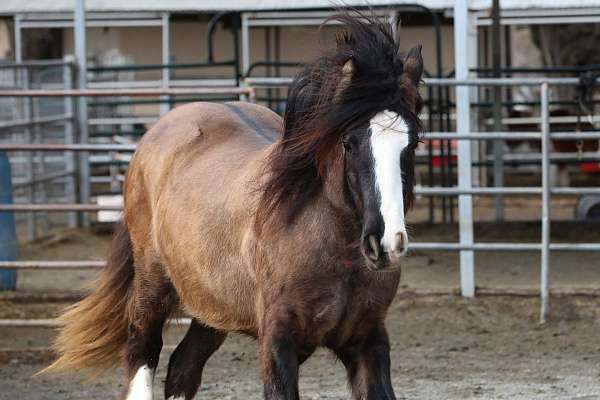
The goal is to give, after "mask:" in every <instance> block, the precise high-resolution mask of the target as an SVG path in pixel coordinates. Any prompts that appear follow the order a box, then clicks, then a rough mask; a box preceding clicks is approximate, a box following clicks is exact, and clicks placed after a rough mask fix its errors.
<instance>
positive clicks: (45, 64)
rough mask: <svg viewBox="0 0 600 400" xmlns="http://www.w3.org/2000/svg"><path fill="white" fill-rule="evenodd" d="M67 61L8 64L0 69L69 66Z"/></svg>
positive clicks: (3, 64)
mask: <svg viewBox="0 0 600 400" xmlns="http://www.w3.org/2000/svg"><path fill="white" fill-rule="evenodd" d="M70 63H71V62H69V61H63V60H62V59H58V60H27V61H21V62H8V63H2V64H0V69H19V68H30V67H61V66H64V65H67V64H70Z"/></svg>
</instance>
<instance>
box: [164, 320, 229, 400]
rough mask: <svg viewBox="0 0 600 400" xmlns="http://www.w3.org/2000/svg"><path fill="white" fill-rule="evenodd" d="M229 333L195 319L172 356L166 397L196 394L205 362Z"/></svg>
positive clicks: (189, 396) (180, 399) (185, 396)
mask: <svg viewBox="0 0 600 400" xmlns="http://www.w3.org/2000/svg"><path fill="white" fill-rule="evenodd" d="M226 336H227V334H226V333H225V332H219V331H216V330H214V329H213V328H211V327H208V326H205V325H202V324H201V323H199V322H197V321H196V320H195V319H192V323H191V325H190V328H189V329H188V331H187V333H186V335H185V337H184V338H183V340H182V341H181V343H179V345H178V346H177V348H176V349H175V351H174V352H173V354H172V355H171V358H170V359H169V369H168V372H167V381H166V382H165V398H166V399H173V400H183V399H186V400H187V399H192V398H194V396H195V395H196V392H197V391H198V388H199V387H200V382H201V380H202V370H203V369H204V364H206V361H207V360H208V359H209V358H210V356H212V355H213V353H214V352H215V351H217V349H218V348H219V347H220V346H221V345H222V344H223V342H224V341H225V337H226Z"/></svg>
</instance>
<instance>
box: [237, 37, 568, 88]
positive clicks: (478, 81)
mask: <svg viewBox="0 0 600 400" xmlns="http://www.w3.org/2000/svg"><path fill="white" fill-rule="evenodd" d="M459 47H461V46H459ZM292 82H293V78H291V77H280V78H265V77H262V78H258V77H256V78H247V79H246V83H247V84H248V85H250V86H268V85H274V86H288V85H289V84H290V83H292ZM423 82H424V84H425V85H426V86H427V85H431V86H540V85H541V84H542V83H544V82H546V83H548V84H549V85H550V86H553V85H556V86H562V85H577V84H578V83H579V79H578V78H547V77H539V78H523V77H517V78H472V79H469V78H467V77H466V76H465V78H460V79H455V78H425V79H423Z"/></svg>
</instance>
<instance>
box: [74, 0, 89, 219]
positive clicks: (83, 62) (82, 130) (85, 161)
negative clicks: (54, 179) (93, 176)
mask: <svg viewBox="0 0 600 400" xmlns="http://www.w3.org/2000/svg"><path fill="white" fill-rule="evenodd" d="M85 18H86V17H85V0H76V1H75V18H74V28H75V29H74V31H75V57H76V58H77V88H78V89H85V88H86V87H87V50H86V49H87V46H86V31H85V26H86V23H85ZM77 127H78V130H79V143H83V144H84V143H88V139H89V136H88V109H87V98H86V97H85V96H81V97H79V98H78V99H77ZM78 167H79V168H78V169H79V201H80V202H81V203H84V204H88V203H89V202H90V189H91V188H90V164H89V156H88V153H87V152H83V151H82V152H81V153H80V154H79V166H78ZM81 223H82V225H83V226H88V225H89V217H88V215H87V214H81Z"/></svg>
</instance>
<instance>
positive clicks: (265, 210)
mask: <svg viewBox="0 0 600 400" xmlns="http://www.w3.org/2000/svg"><path fill="white" fill-rule="evenodd" d="M329 21H338V22H340V23H342V25H343V27H344V28H345V29H344V31H343V32H342V33H340V34H339V35H338V36H337V37H336V44H337V46H336V48H335V49H334V50H332V51H330V52H327V53H325V54H323V55H322V56H321V57H319V58H317V59H316V60H315V61H313V62H311V63H309V64H308V65H306V66H305V67H304V69H303V70H302V71H301V72H300V73H299V74H298V75H297V76H296V78H295V80H294V82H293V83H292V85H291V87H290V90H289V95H288V101H287V105H286V110H285V116H284V133H283V138H282V140H281V141H280V142H279V143H278V144H277V148H276V149H275V150H274V151H273V153H272V154H271V157H270V158H269V160H268V173H269V174H270V175H269V177H268V179H267V181H266V183H265V184H264V185H263V187H262V191H263V193H262V204H261V205H260V206H259V210H258V216H257V224H258V226H260V225H262V224H263V223H264V222H265V221H266V220H267V219H268V218H269V217H270V216H271V215H272V214H273V213H274V212H275V211H276V210H277V209H278V208H281V209H283V210H284V212H285V214H284V217H285V218H286V220H287V222H288V223H291V222H292V221H293V219H294V217H295V216H296V215H297V214H298V212H299V211H300V210H301V209H302V207H303V206H304V205H305V204H307V202H309V201H310V200H311V199H313V198H314V197H315V195H316V194H318V192H319V191H320V189H321V187H322V182H323V178H324V176H325V174H326V173H327V166H328V164H329V163H330V162H331V159H332V156H333V154H334V153H335V151H334V150H335V149H336V148H337V146H338V144H339V143H340V140H341V136H342V135H343V134H344V132H347V131H348V130H351V129H354V128H357V127H360V126H364V125H366V124H368V122H369V120H370V119H371V118H372V117H373V116H374V115H375V114H376V113H378V112H380V111H383V110H385V109H389V110H393V111H395V112H398V113H399V114H401V115H402V117H403V118H404V119H405V120H406V122H407V123H408V124H409V126H411V128H412V129H411V130H413V131H414V132H419V131H420V121H419V119H418V116H417V114H418V112H419V111H420V108H421V99H420V96H419V95H418V90H417V88H416V86H415V87H414V88H408V87H406V85H401V84H400V82H401V75H402V73H403V68H404V66H403V59H404V55H403V54H401V53H400V51H399V44H398V43H397V42H396V40H395V39H394V34H393V29H392V26H391V25H390V24H389V23H387V22H383V21H381V20H379V19H377V18H376V17H375V16H374V15H366V14H363V13H360V12H358V11H354V12H352V14H350V13H341V14H338V15H335V16H333V17H331V18H330V19H329ZM348 60H352V65H353V72H352V77H351V79H350V80H349V82H347V83H344V84H343V89H342V90H340V88H339V86H342V84H340V77H341V76H342V68H343V67H344V65H345V64H346V63H347V62H348ZM411 90H412V91H413V92H414V93H407V91H411ZM407 99H408V101H407ZM410 99H412V100H410ZM411 101H412V102H413V103H415V104H412V107H411V104H410V103H411Z"/></svg>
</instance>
